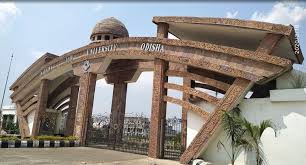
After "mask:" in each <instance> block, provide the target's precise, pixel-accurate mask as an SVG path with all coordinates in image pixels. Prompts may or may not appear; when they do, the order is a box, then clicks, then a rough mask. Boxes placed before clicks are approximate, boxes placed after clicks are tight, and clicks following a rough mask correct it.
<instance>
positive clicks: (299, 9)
mask: <svg viewBox="0 0 306 165" xmlns="http://www.w3.org/2000/svg"><path fill="white" fill-rule="evenodd" d="M305 18H306V8H304V7H303V6H301V5H299V4H298V3H294V2H278V3H276V4H275V5H274V6H273V8H272V9H271V10H270V11H269V12H266V13H265V12H259V11H255V12H254V13H253V15H252V18H251V19H252V20H257V21H263V22H271V23H279V24H286V25H288V24H291V25H297V24H299V23H300V22H301V21H303V20H304V19H305Z"/></svg>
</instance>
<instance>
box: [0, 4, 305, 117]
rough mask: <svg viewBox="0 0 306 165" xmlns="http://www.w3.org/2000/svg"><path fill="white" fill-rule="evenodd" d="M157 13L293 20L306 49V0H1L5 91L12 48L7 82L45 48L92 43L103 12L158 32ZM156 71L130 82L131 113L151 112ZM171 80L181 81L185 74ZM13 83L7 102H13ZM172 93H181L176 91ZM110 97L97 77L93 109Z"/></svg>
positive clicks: (174, 111)
mask: <svg viewBox="0 0 306 165" xmlns="http://www.w3.org/2000/svg"><path fill="white" fill-rule="evenodd" d="M153 16H196V17H228V18H237V19H246V20H258V21H264V22H272V23H280V24H285V25H288V24H292V25H294V26H295V27H296V29H297V34H298V37H299V42H300V45H301V49H302V52H305V51H306V34H305V32H306V2H295V1H294V2H293V1H290V2H288V1H278V2H272V1H270V2H246V3H244V2H226V1H225V2H215V3H213V2H189V3H183V2H172V3H167V2H147V3H141V2H128V3H123V2H112V3H111V2H103V3H101V2H90V3H81V2H69V3H68V2H54V3H49V2H48V3H47V2H44V3H39V2H0V57H1V58H0V97H2V93H3V90H4V84H5V78H6V74H7V70H8V66H9V58H10V56H11V54H12V53H13V54H14V59H13V64H12V70H11V74H10V77H9V81H8V87H9V86H10V85H11V84H12V83H13V82H14V81H15V80H16V79H17V78H18V76H19V75H20V74H21V73H22V72H23V71H24V70H25V69H26V68H27V67H29V66H30V65H31V64H32V63H33V62H34V61H35V60H37V59H38V58H39V57H40V56H42V55H43V54H44V53H46V52H50V53H53V54H56V55H62V54H63V53H65V52H68V51H70V50H73V49H76V48H78V47H81V46H84V45H86V44H88V43H89V42H90V40H89V36H90V34H91V31H92V29H93V27H94V26H95V24H96V23H97V22H98V21H100V20H102V19H104V18H107V17H115V18H117V19H119V20H120V21H122V22H123V23H124V24H125V26H126V27H127V29H128V31H129V34H130V36H133V37H140V36H141V37H154V36H155V35H156V25H155V24H153V23H152V18H153ZM296 67H297V68H304V70H305V67H302V66H296ZM152 76H153V74H152V73H151V72H148V73H143V74H142V75H141V77H140V78H139V80H138V81H137V82H136V83H132V84H129V85H128V93H127V105H126V112H127V113H143V114H144V115H146V116H149V115H150V111H151V95H152V80H153V77H152ZM169 81H170V82H176V83H182V80H181V79H170V80H169ZM8 87H7V92H6V95H5V99H4V105H9V104H10V103H11V101H10V99H9V95H10V93H11V92H10V91H8ZM169 95H170V96H171V95H175V96H178V97H180V96H181V94H180V93H176V92H172V91H170V92H169ZM111 100H112V86H111V85H108V84H106V83H105V82H104V81H103V80H99V81H97V85H96V93H95V101H94V110H93V111H94V113H109V112H110V107H111ZM180 109H181V108H180V107H179V106H175V105H172V104H169V106H168V114H167V115H168V116H169V117H171V116H177V115H179V114H180V112H181V111H180Z"/></svg>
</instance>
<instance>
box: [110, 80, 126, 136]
mask: <svg viewBox="0 0 306 165" xmlns="http://www.w3.org/2000/svg"><path fill="white" fill-rule="evenodd" d="M126 92H127V83H125V82H121V83H114V89H113V100H112V110H111V117H110V118H111V121H110V131H109V140H110V141H112V142H121V140H122V134H123V125H124V115H125V104H126Z"/></svg>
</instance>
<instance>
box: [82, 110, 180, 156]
mask: <svg viewBox="0 0 306 165" xmlns="http://www.w3.org/2000/svg"><path fill="white" fill-rule="evenodd" d="M114 127H117V126H113V128H111V124H110V117H109V115H106V114H94V115H93V116H92V119H91V122H90V124H89V127H88V133H87V138H86V146H89V147H95V148H103V149H111V150H116V151H123V152H131V153H136V154H142V155H147V154H148V149H149V134H150V118H149V117H146V116H144V115H139V114H126V115H125V118H124V125H123V134H122V138H121V139H119V140H118V139H117V138H114V137H111V136H110V131H111V130H112V129H113V130H116V129H118V128H114ZM165 128H166V129H165V145H164V147H165V150H164V158H167V159H178V158H179V156H180V155H181V119H178V118H169V119H167V122H166V126H165Z"/></svg>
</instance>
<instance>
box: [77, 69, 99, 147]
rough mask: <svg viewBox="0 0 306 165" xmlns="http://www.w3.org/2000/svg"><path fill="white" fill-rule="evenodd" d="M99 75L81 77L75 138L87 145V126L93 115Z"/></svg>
mask: <svg viewBox="0 0 306 165" xmlns="http://www.w3.org/2000/svg"><path fill="white" fill-rule="evenodd" d="M96 80H97V74H94V73H90V72H86V73H83V74H82V75H81V76H80V89H79V97H78V104H77V111H76V115H75V124H74V132H73V134H74V136H76V137H77V138H79V140H80V144H81V145H85V140H86V133H87V126H88V123H89V122H90V119H91V115H92V106H93V101H94V93H95V88H96Z"/></svg>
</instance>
